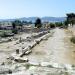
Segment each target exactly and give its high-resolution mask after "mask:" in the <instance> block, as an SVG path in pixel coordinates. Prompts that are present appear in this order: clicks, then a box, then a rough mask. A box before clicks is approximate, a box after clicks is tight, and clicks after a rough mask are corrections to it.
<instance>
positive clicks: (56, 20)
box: [0, 17, 66, 22]
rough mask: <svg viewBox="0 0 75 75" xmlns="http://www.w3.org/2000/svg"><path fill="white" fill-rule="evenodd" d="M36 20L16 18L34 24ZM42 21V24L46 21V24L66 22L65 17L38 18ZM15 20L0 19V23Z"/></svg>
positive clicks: (34, 18)
mask: <svg viewBox="0 0 75 75" xmlns="http://www.w3.org/2000/svg"><path fill="white" fill-rule="evenodd" d="M36 19H37V17H28V18H26V17H23V18H18V20H21V21H32V22H35V21H36ZM40 19H41V20H42V22H44V21H48V22H62V21H65V20H66V17H42V18H40ZM14 20H16V19H0V21H14Z"/></svg>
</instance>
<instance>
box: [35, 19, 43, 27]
mask: <svg viewBox="0 0 75 75" xmlns="http://www.w3.org/2000/svg"><path fill="white" fill-rule="evenodd" d="M35 27H37V28H41V27H42V23H41V19H40V18H37V19H36V22H35Z"/></svg>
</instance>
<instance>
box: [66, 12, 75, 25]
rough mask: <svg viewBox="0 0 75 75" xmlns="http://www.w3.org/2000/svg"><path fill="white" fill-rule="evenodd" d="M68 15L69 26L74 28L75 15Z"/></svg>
mask: <svg viewBox="0 0 75 75" xmlns="http://www.w3.org/2000/svg"><path fill="white" fill-rule="evenodd" d="M66 15H67V22H68V24H71V25H72V26H73V24H75V14H74V13H69V14H66Z"/></svg>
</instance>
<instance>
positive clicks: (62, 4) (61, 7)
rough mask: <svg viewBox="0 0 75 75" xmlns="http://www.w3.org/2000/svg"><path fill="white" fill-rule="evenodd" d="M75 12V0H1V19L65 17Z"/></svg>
mask: <svg viewBox="0 0 75 75" xmlns="http://www.w3.org/2000/svg"><path fill="white" fill-rule="evenodd" d="M66 13H75V0H0V19H9V18H10V19H11V18H21V17H44V16H47V17H65V16H66Z"/></svg>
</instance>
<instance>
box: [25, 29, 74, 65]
mask: <svg viewBox="0 0 75 75" xmlns="http://www.w3.org/2000/svg"><path fill="white" fill-rule="evenodd" d="M70 37H71V33H69V32H68V31H67V30H64V29H58V28H56V29H55V30H54V34H53V36H52V37H50V38H49V39H48V40H47V41H42V42H41V43H40V44H39V45H37V46H36V47H35V48H34V49H33V52H32V53H31V54H30V55H28V56H26V57H28V59H29V60H30V61H31V62H53V63H62V64H75V53H74V51H75V45H74V44H72V43H71V42H70V39H69V38H70Z"/></svg>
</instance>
